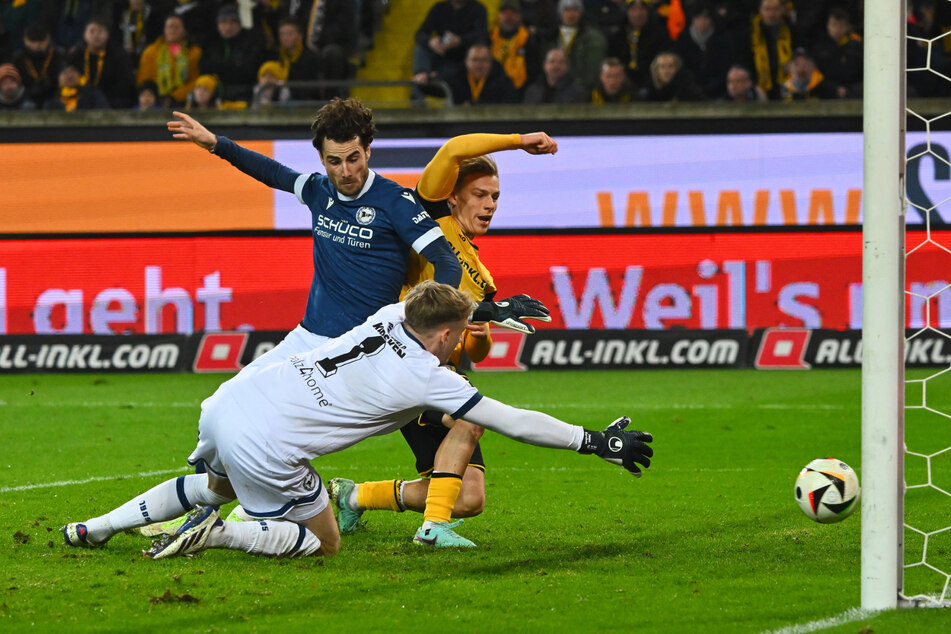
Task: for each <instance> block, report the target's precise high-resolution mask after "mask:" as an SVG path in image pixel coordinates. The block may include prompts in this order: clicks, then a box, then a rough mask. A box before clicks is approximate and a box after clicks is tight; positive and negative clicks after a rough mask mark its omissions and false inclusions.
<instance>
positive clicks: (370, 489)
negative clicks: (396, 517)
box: [357, 480, 403, 512]
mask: <svg viewBox="0 0 951 634" xmlns="http://www.w3.org/2000/svg"><path fill="white" fill-rule="evenodd" d="M402 484H403V481H402V480H382V481H380V482H361V483H360V484H358V485H357V506H359V507H360V508H361V509H363V510H365V511H367V510H371V509H386V510H389V511H397V512H399V511H402V510H403V505H402V503H401V501H400V495H399V493H400V487H401V486H402Z"/></svg>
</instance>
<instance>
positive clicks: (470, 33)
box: [413, 0, 489, 84]
mask: <svg viewBox="0 0 951 634" xmlns="http://www.w3.org/2000/svg"><path fill="white" fill-rule="evenodd" d="M488 34H489V23H488V14H487V12H486V10H485V7H484V6H483V5H482V3H480V2H478V1H477V0H440V2H437V3H436V4H434V5H433V6H432V8H431V9H430V10H429V13H427V14H426V18H425V19H424V20H423V23H422V24H421V25H420V27H419V29H418V30H417V31H416V45H415V47H414V48H413V79H414V81H416V82H417V83H418V84H424V83H425V82H426V81H429V80H430V79H433V78H435V77H436V76H437V75H440V76H443V77H448V76H450V75H453V74H455V73H456V72H458V71H459V70H460V69H462V68H463V67H464V66H465V64H464V60H465V55H466V51H468V50H469V47H470V46H472V45H473V44H475V43H476V42H477V41H481V40H485V39H486V38H487V37H488Z"/></svg>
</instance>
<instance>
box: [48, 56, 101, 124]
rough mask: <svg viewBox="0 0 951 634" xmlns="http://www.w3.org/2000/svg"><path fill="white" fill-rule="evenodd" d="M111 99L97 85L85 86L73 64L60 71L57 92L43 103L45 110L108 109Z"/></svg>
mask: <svg viewBox="0 0 951 634" xmlns="http://www.w3.org/2000/svg"><path fill="white" fill-rule="evenodd" d="M108 109H109V100H108V99H107V98H106V96H105V95H104V94H103V92H102V91H101V90H99V89H98V88H96V87H95V86H84V85H83V83H82V74H80V72H79V69H78V68H76V67H75V66H73V65H72V64H66V65H65V66H64V67H63V70H61V71H60V72H59V84H58V86H57V92H56V94H55V95H54V96H52V97H50V98H49V99H47V100H46V102H45V103H43V110H65V111H66V112H74V111H76V110H108Z"/></svg>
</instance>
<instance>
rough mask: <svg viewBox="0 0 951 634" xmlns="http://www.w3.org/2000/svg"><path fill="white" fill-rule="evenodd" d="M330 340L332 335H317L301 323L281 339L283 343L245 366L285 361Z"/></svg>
mask: <svg viewBox="0 0 951 634" xmlns="http://www.w3.org/2000/svg"><path fill="white" fill-rule="evenodd" d="M328 340H330V337H325V336H323V335H315V334H314V333H312V332H310V331H309V330H307V329H306V328H304V327H303V326H301V325H300V324H297V327H296V328H294V330H292V331H290V332H289V333H287V336H286V337H284V339H282V340H281V343H279V344H277V345H276V346H274V347H273V348H271V349H270V350H268V351H267V352H265V353H264V354H262V355H261V356H260V357H258V358H257V359H255V360H254V361H252V362H251V363H249V364H248V365H246V366H245V367H248V368H249V367H251V366H260V365H266V364H268V363H275V362H277V361H283V360H284V359H286V358H288V357H290V356H292V355H295V354H303V353H305V352H307V351H308V350H313V349H314V348H316V347H318V346H320V345H321V344H322V343H324V342H326V341H328Z"/></svg>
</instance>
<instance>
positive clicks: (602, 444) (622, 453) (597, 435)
mask: <svg viewBox="0 0 951 634" xmlns="http://www.w3.org/2000/svg"><path fill="white" fill-rule="evenodd" d="M630 424H631V419H630V418H628V417H627V416H622V417H621V418H619V419H617V420H616V421H614V422H613V423H611V424H610V425H608V427H607V429H605V430H604V431H591V430H590V429H585V430H584V440H582V441H581V449H579V450H578V453H584V454H588V453H593V454H597V455H598V456H599V457H601V458H604V459H605V460H607V461H608V462H612V463H614V464H616V465H621V466H622V467H624V468H625V469H627V470H628V471H630V472H631V474H632V475H633V476H634V477H636V478H639V477H641V470H640V468H639V467H638V466H637V464H636V463H640V464H642V465H644V468H645V469H646V468H647V467H649V466H650V464H651V461H650V457H651V456H653V455H654V450H653V449H651V448H650V445H648V444H647V443H649V442H653V440H654V437H653V436H652V435H651V434H649V433H648V432H646V431H624V428H625V427H627V426H628V425H630Z"/></svg>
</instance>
